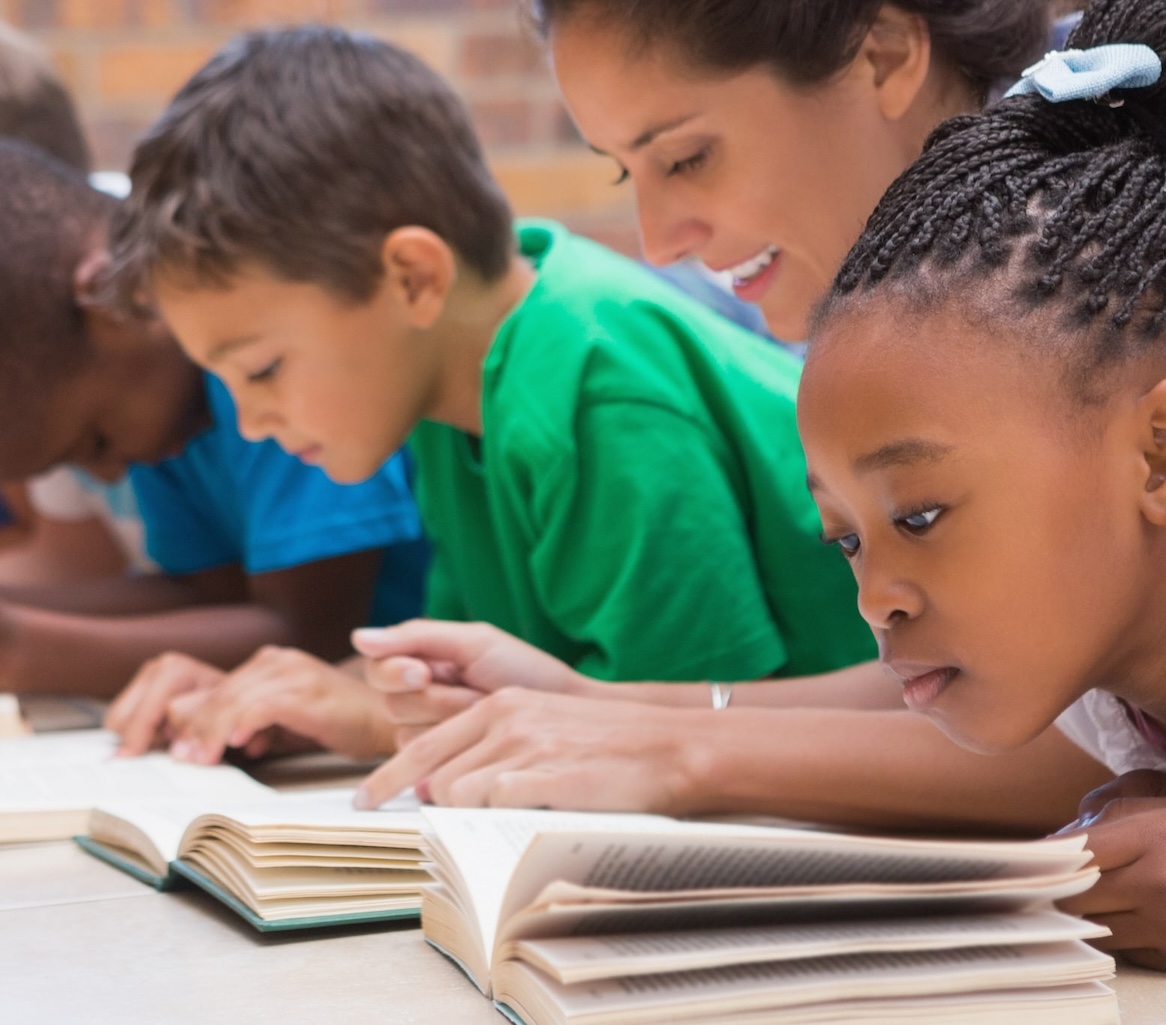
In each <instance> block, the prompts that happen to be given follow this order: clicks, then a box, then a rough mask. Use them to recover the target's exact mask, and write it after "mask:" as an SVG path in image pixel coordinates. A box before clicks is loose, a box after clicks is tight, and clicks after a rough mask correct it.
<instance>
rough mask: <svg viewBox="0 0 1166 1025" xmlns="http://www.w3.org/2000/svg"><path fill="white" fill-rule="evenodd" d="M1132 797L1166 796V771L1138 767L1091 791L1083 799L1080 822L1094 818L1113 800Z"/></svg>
mask: <svg viewBox="0 0 1166 1025" xmlns="http://www.w3.org/2000/svg"><path fill="white" fill-rule="evenodd" d="M1131 797H1158V798H1162V797H1166V773H1162V772H1155V771H1153V770H1151V769H1138V770H1135V771H1134V772H1127V773H1124V774H1123V775H1121V776H1118V777H1117V778H1116V779H1113V780H1110V781H1109V782H1108V783H1106V784H1104V785H1103V786H1099V787H1098V788H1097V789H1096V790H1091V791H1089V793H1087V794H1086V795H1085V796H1084V797H1083V798H1082V799H1081V806H1080V809H1079V812H1080V818H1079V819H1078V822H1081V821H1083V820H1091V819H1094V818H1096V817H1097V816H1098V815H1100V814H1101V812H1102V811H1103V810H1104V809H1105V807H1106V805H1108V804H1110V803H1111V802H1113V801H1116V800H1120V799H1123V798H1131Z"/></svg>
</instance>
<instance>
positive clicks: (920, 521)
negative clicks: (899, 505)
mask: <svg viewBox="0 0 1166 1025" xmlns="http://www.w3.org/2000/svg"><path fill="white" fill-rule="evenodd" d="M941 512H943V510H942V509H940V508H939V507H938V506H936V507H933V508H930V509H920V510H919V512H914V513H910V514H909V515H907V516H901V517H899V523H900V524H902V525H903V526H904V527H906V528H907V529H908V530H910V531H912V532H913V533H916V534H921V533H923V531H925V530H927V528H928V527H930V526H931V525H932V524H933V523H935V521H936V520H937V519H939V514H940V513H941Z"/></svg>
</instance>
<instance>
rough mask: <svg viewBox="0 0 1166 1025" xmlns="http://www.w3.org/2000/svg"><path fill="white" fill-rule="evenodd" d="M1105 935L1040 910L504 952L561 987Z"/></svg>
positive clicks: (595, 939)
mask: <svg viewBox="0 0 1166 1025" xmlns="http://www.w3.org/2000/svg"><path fill="white" fill-rule="evenodd" d="M1108 934H1109V930H1108V929H1106V928H1105V927H1104V926H1099V925H1095V924H1093V923H1092V922H1086V921H1084V920H1082V919H1080V918H1076V917H1073V916H1071V915H1066V914H1062V913H1061V912H1059V911H1041V912H1036V913H1013V914H981V915H974V914H973V915H960V916H955V917H945V916H925V917H920V918H897V919H896V918H891V919H884V918H873V919H866V920H859V921H855V920H853V919H850V920H844V921H839V922H818V921H813V922H795V923H792V924H789V923H781V924H774V925H758V926H745V927H731V928H719V929H718V928H714V929H701V930H693V931H687V932H686V931H676V930H668V931H665V932H650V933H627V934H623V935H618V934H617V935H607V936H574V937H572V936H556V937H551V938H548V939H541V940H521V941H518V942H516V943H511V944H507V945H506V949H505V951H504V952H503V954H504V956H505V957H508V958H517V959H519V960H522V961H526V962H528V963H529V964H533V965H535V966H536V967H538V968H541V969H542V970H543V971H545V972H547V973H548V974H549V975H551V976H552V977H553V978H554V979H556V980H557V981H559V982H563V983H576V982H584V981H592V980H594V979H612V978H618V977H623V976H628V975H652V974H656V973H661V972H677V971H694V970H696V969H701V968H719V967H722V966H725V965H734V964H753V963H757V962H764V961H792V960H799V959H805V958H813V957H826V956H833V955H839V954H855V953H862V952H865V951H909V950H942V949H947V948H954V947H974V946H975V947H983V946H996V945H1008V946H1020V945H1026V944H1034V943H1054V942H1060V941H1063V940H1073V939H1094V938H1097V937H1100V936H1106V935H1108Z"/></svg>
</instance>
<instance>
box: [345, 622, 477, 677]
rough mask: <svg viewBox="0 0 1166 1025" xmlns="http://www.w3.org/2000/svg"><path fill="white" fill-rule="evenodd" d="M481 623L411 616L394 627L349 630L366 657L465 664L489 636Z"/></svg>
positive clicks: (353, 641)
mask: <svg viewBox="0 0 1166 1025" xmlns="http://www.w3.org/2000/svg"><path fill="white" fill-rule="evenodd" d="M493 630H494V628H493V627H490V626H488V625H487V624H485V623H450V622H446V621H444V620H440V619H411V620H409V621H408V622H405V623H398V624H397V625H396V626H387V627H364V628H362V629H359V630H354V631H353V633H352V646H353V647H354V648H356V650H357V651H359V652H360V653H361V654H362V655H367V656H369V657H370V658H378V659H379V658H392V657H395V656H398V655H411V656H413V657H414V658H420V659H425V660H426V661H437V662H452V663H453V664H454V665H458V666H465V665H468V664H469V663H470V662H472V661H474V659H475V658H477V657H478V656H479V655H480V654H481V653H482V651H483V650H484V649H485V647H486V646H487V645H488V644H489V643H490V640H491V637H492V636H493V633H492V632H493Z"/></svg>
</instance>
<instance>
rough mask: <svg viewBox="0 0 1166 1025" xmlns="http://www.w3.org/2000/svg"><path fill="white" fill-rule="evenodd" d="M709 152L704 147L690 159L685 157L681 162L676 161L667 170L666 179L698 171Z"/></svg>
mask: <svg viewBox="0 0 1166 1025" xmlns="http://www.w3.org/2000/svg"><path fill="white" fill-rule="evenodd" d="M708 155H709V151H708V148H707V147H706V148H705V149H702V150H700V151H699V152H697V153H694V154H693V155H692V156H690V157H685V158H684V159H683V160H677V161H676V163H674V164H673V165H672V166H671V167H670V168H668V177H669V178H671V177H673V176H674V175H678V174H691V173H692V172H693V171H697V170H699V169H700V167H701V165H702V164H704V162H705V161H706V160H707V159H708Z"/></svg>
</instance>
